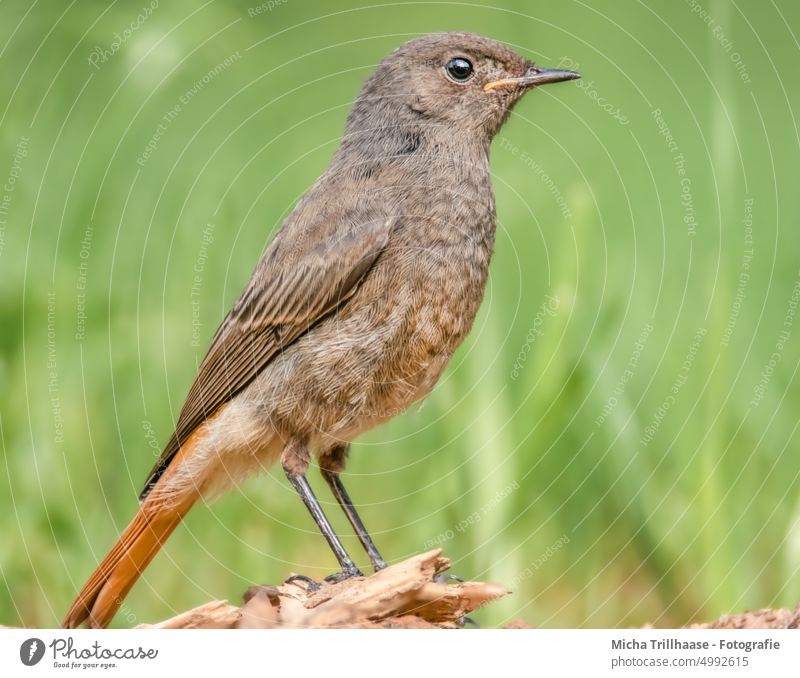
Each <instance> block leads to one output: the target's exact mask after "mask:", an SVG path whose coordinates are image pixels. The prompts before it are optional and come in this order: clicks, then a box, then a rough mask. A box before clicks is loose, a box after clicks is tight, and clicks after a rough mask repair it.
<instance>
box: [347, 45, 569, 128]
mask: <svg viewBox="0 0 800 678" xmlns="http://www.w3.org/2000/svg"><path fill="white" fill-rule="evenodd" d="M579 77H580V74H578V73H576V72H574V71H565V70H554V69H546V68H541V67H539V66H536V65H535V64H533V63H532V62H531V61H529V60H528V59H525V58H524V57H522V56H520V55H519V54H517V53H516V52H515V51H514V50H512V49H510V48H508V47H506V46H505V45H503V44H502V43H499V42H496V41H494V40H490V39H489V38H485V37H483V36H480V35H476V34H473V33H433V34H431V35H426V36H424V37H422V38H417V39H416V40H412V41H410V42H407V43H406V44H404V45H402V46H401V47H399V48H398V49H397V50H395V51H394V52H393V53H392V54H390V55H389V56H388V57H386V59H384V60H383V61H382V62H381V64H380V65H379V66H378V68H377V70H376V71H375V73H374V74H373V75H372V76H371V77H370V78H369V79H368V80H367V81H366V83H364V87H363V88H362V91H361V94H360V96H359V101H358V102H357V104H356V108H355V109H354V111H353V114H352V117H351V123H352V122H355V121H358V122H361V121H362V120H363V123H362V124H366V125H369V123H370V122H373V123H377V122H378V120H377V118H376V117H375V116H377V115H381V116H382V118H384V119H385V118H386V117H387V116H388V117H389V118H390V119H391V118H392V116H394V117H395V119H396V120H397V121H398V122H400V121H404V120H405V119H407V118H408V117H411V118H417V119H419V120H420V121H421V122H430V123H439V124H445V125H450V126H453V127H456V128H458V129H460V130H463V131H464V132H473V133H477V134H480V135H482V136H484V137H487V138H489V139H491V137H493V136H494V135H495V134H496V133H497V131H498V130H499V129H500V126H501V125H502V124H503V122H504V121H505V119H506V118H507V117H508V114H509V112H510V111H511V109H512V107H513V106H514V104H515V103H516V102H517V101H519V99H520V98H521V97H522V96H523V95H524V94H525V93H526V92H529V91H530V90H531V89H534V88H535V87H538V86H539V85H544V84H548V83H553V82H561V81H564V80H573V79H575V78H579ZM365 118H367V119H365ZM369 118H372V120H369ZM359 126H361V125H359Z"/></svg>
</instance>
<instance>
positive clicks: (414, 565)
mask: <svg viewBox="0 0 800 678" xmlns="http://www.w3.org/2000/svg"><path fill="white" fill-rule="evenodd" d="M449 567H450V561H449V560H448V559H447V558H443V557H442V551H441V549H435V550H433V551H428V552H427V553H421V554H419V555H416V556H412V557H411V558H409V559H408V560H404V561H403V562H401V563H397V564H395V565H391V566H389V567H387V568H386V569H384V570H381V571H380V572H376V573H375V574H373V575H372V576H370V577H354V578H351V579H346V580H344V581H342V582H338V583H327V582H320V583H321V584H322V586H321V588H320V589H318V590H313V589H312V587H310V586H309V585H308V584H307V583H306V582H303V581H300V580H295V581H292V582H289V583H283V584H280V585H278V586H253V587H251V588H250V589H248V591H247V592H246V593H245V595H244V605H243V607H241V608H238V607H235V606H232V605H228V604H227V602H225V601H212V602H210V603H206V604H205V605H201V606H200V607H197V608H195V609H193V610H189V611H188V612H184V613H183V614H179V615H177V616H176V617H172V618H171V619H167V620H166V621H163V622H160V623H158V624H149V625H148V624H142V625H140V626H139V627H137V628H251V629H252V628H456V627H457V626H459V625H460V624H461V619H462V617H464V616H465V615H467V614H469V613H470V612H473V611H474V610H477V609H478V608H479V607H481V606H483V605H485V604H486V603H488V602H490V601H492V600H496V599H497V598H501V597H502V596H505V595H506V594H507V593H508V591H507V590H506V589H505V588H504V587H502V586H499V585H497V584H487V583H483V582H459V583H443V582H439V581H434V578H435V577H436V576H437V575H439V574H441V573H442V572H444V571H445V570H447V569H448V568H449Z"/></svg>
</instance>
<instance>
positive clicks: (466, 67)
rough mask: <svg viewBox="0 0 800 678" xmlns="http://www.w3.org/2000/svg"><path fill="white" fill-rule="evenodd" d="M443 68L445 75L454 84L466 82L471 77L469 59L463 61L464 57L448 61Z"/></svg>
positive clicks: (471, 71)
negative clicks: (453, 81)
mask: <svg viewBox="0 0 800 678" xmlns="http://www.w3.org/2000/svg"><path fill="white" fill-rule="evenodd" d="M444 68H445V70H446V71H447V75H449V76H450V77H451V78H453V80H455V81H456V82H466V81H467V80H469V79H470V78H471V77H472V75H473V70H472V64H471V63H470V61H469V59H465V58H464V57H456V58H455V59H450V61H448V62H447V65H446V66H445V67H444Z"/></svg>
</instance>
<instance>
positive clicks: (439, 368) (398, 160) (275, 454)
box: [63, 32, 580, 628]
mask: <svg viewBox="0 0 800 678" xmlns="http://www.w3.org/2000/svg"><path fill="white" fill-rule="evenodd" d="M579 77H580V75H579V74H578V73H576V72H575V71H570V70H559V69H548V68H542V67H539V66H537V65H536V64H535V63H533V62H532V61H530V60H528V59H527V58H525V57H523V56H521V55H520V54H518V53H517V52H516V51H515V50H513V49H511V48H510V47H508V46H506V45H505V44H503V43H500V42H497V41H495V40H492V39H490V38H487V37H483V36H481V35H477V34H472V33H457V32H450V33H433V34H429V35H424V36H422V37H418V38H415V39H413V40H411V41H409V42H406V43H405V44H403V45H401V46H400V47H398V48H397V49H396V50H395V51H393V52H392V53H391V54H389V55H388V56H387V57H386V58H385V59H383V61H381V62H380V64H379V65H378V66H377V68H376V69H375V71H374V72H373V73H372V74H371V75H370V76H369V77H368V78H367V79H366V81H365V82H364V84H363V85H362V88H361V90H360V92H359V94H358V96H357V98H356V100H355V103H354V104H353V107H352V109H351V111H350V113H349V115H348V117H347V120H346V123H345V130H344V134H343V136H342V140H341V143H340V145H339V147H338V149H337V150H336V151H335V152H334V154H333V157H332V159H331V161H330V164H329V166H328V168H327V169H326V171H325V172H324V173H323V174H322V175H321V176H320V177H319V178H318V179H317V181H316V182H315V183H314V184H312V186H311V188H310V189H309V190H308V191H307V192H306V193H305V194H304V195H303V196H302V197H301V198H300V200H299V201H298V202H297V204H296V206H295V207H294V209H293V211H292V212H291V213H290V214H289V216H288V217H287V218H286V220H285V221H284V222H283V224H282V225H281V227H280V228H279V229H278V230H277V232H276V234H275V235H274V237H273V238H272V240H271V241H270V242H269V244H268V245H267V246H266V248H265V249H264V251H263V253H262V256H261V258H260V260H259V261H258V263H257V265H256V267H255V270H254V272H253V274H252V276H251V277H250V279H249V281H248V283H247V284H246V286H245V288H244V291H243V292H242V294H241V296H240V297H239V298H238V300H237V301H236V302H235V303H234V304H233V306H232V308H231V310H230V311H229V312H228V314H227V315H226V316H225V318H224V319H223V321H222V323H221V324H220V326H219V328H218V329H217V331H216V333H215V335H214V337H213V339H212V341H211V346H210V348H209V350H208V353H207V354H206V356H205V358H204V359H203V361H202V362H201V364H200V367H199V368H198V371H197V374H196V376H195V379H194V382H193V384H192V385H191V387H190V389H189V392H188V396H187V398H186V401H185V404H184V405H183V407H182V409H181V411H180V414H179V417H178V420H177V423H176V426H175V430H174V433H173V435H172V436H171V438H170V439H169V441H168V442H167V444H166V446H165V448H164V450H163V453H162V454H161V457H160V458H159V460H158V461H157V462H156V464H155V466H154V468H153V470H152V472H151V473H150V475H149V477H148V478H147V481H146V483H145V486H144V490H143V491H142V493H141V495H140V497H139V507H138V510H137V512H136V514H135V516H134V517H133V519H132V520H131V522H130V524H129V525H128V526H127V527H126V528H125V529H124V530H123V532H122V533H121V535H120V537H119V539H118V540H117V542H116V544H115V545H114V546H113V547H112V548H111V550H110V551H109V553H108V555H107V556H106V557H105V558H104V559H103V560H102V561H101V562H100V564H99V565H98V567H97V568H96V569H95V571H94V573H93V574H92V575H91V576H90V577H89V579H88V581H87V582H86V584H85V585H84V587H83V588H82V589H81V591H80V592H79V593H78V595H77V598H76V599H75V601H74V603H73V604H72V606H71V607H70V609H69V611H68V612H67V614H66V616H65V618H64V620H63V626H64V627H65V628H76V627H78V626H80V625H82V624H87V625H88V626H90V627H93V628H102V627H105V626H107V625H108V624H109V623H110V622H111V620H112V619H113V617H114V615H115V613H116V611H117V610H118V608H119V607H120V605H121V604H122V601H123V600H124V598H125V596H126V595H127V594H128V592H129V591H130V589H131V587H132V586H133V585H134V583H135V582H136V581H137V579H138V578H139V576H140V575H141V573H142V571H143V570H144V568H145V567H146V566H147V565H148V564H149V562H150V561H151V560H152V558H153V557H154V556H155V555H156V553H157V552H158V551H159V549H160V548H161V546H162V545H163V544H164V542H165V541H166V539H167V538H168V537H169V536H170V534H171V533H172V532H173V530H174V529H175V528H176V527H177V526H178V524H179V523H180V522H181V520H182V519H183V517H184V516H185V515H186V514H187V512H188V511H189V510H190V509H191V507H192V506H193V505H194V504H195V503H197V502H198V501H200V500H201V499H202V500H204V501H207V500H210V499H211V498H214V497H216V496H218V495H219V494H221V493H222V492H224V491H225V490H228V489H230V488H232V487H234V486H235V485H236V483H237V482H238V481H239V480H240V479H242V478H243V477H245V476H247V475H249V474H252V473H255V472H257V471H260V470H264V469H267V468H269V467H270V466H272V465H273V464H274V463H276V462H279V463H280V464H281V466H282V467H283V470H284V472H285V474H286V476H287V478H288V480H289V482H290V484H291V485H292V486H293V488H294V489H295V490H296V492H297V494H298V495H299V496H300V498H301V500H302V502H303V503H304V504H305V506H306V508H307V509H308V511H309V513H310V514H311V517H312V518H313V520H314V521H315V522H316V524H317V526H318V528H319V530H320V532H321V533H322V535H323V536H324V537H325V539H326V540H327V542H328V544H329V546H330V547H331V549H332V551H333V553H334V555H335V556H336V558H337V561H338V563H339V566H340V568H341V571H340V572H338V573H337V574H335V575H332V576H331V577H329V578H327V579H329V580H332V581H339V580H342V579H346V578H349V577H354V576H363V575H362V573H361V571H360V570H359V568H358V567H357V566H356V564H355V562H354V561H353V559H352V558H351V557H350V555H349V554H348V553H347V551H346V550H345V549H344V547H343V545H342V542H341V541H340V539H339V538H338V536H337V535H336V533H335V532H334V530H333V528H332V526H331V524H330V522H329V520H328V518H327V516H326V514H325V512H324V511H323V510H322V507H321V506H320V503H319V500H318V499H317V497H316V496H315V494H314V492H313V491H312V488H311V486H310V485H309V482H308V479H307V472H308V471H309V468H310V466H311V465H312V463H314V462H316V464H317V465H318V466H319V469H320V471H321V473H322V475H323V477H324V479H325V481H326V482H327V484H328V485H329V486H330V489H331V491H332V494H333V496H334V497H335V498H336V500H337V502H338V504H339V505H340V506H341V508H342V510H343V511H344V513H345V515H346V517H347V519H348V520H349V522H350V524H351V525H352V527H353V529H354V531H355V533H356V535H357V536H358V538H359V540H360V542H361V545H362V546H363V548H364V549H365V551H366V554H367V556H368V557H369V560H370V563H371V565H372V567H373V568H374V569H375V570H376V571H378V570H380V569H382V568H384V567H386V561H385V560H384V559H383V558H382V556H381V554H380V552H379V551H378V549H377V547H376V546H375V543H374V542H373V540H372V538H371V537H370V535H369V533H368V531H367V530H366V528H365V526H364V524H363V522H362V520H361V518H360V517H359V515H358V513H357V511H356V508H355V506H354V504H353V502H352V500H351V499H350V496H349V494H348V493H347V491H346V489H345V487H344V485H343V484H342V480H341V477H340V476H341V473H342V471H343V470H344V468H345V463H346V461H347V456H348V452H349V446H350V443H351V441H352V440H353V439H355V438H356V437H357V436H358V435H360V434H361V433H363V432H365V431H367V430H369V429H371V428H373V427H375V426H377V425H379V424H381V423H383V422H385V421H387V420H388V419H390V418H392V417H394V416H396V415H397V414H399V413H401V412H403V411H404V410H406V409H407V408H408V407H409V406H410V405H411V404H412V403H414V402H416V401H418V400H420V399H421V398H423V397H425V396H426V395H427V394H428V393H430V391H431V389H432V388H433V386H434V385H435V384H436V382H437V380H438V379H439V377H440V375H441V374H442V372H443V370H444V368H445V367H446V365H447V363H448V361H449V360H450V358H451V357H452V355H453V353H454V351H455V350H456V348H457V347H458V346H459V345H460V344H461V342H462V341H463V340H464V338H465V337H466V335H467V334H468V332H469V331H470V329H471V326H472V324H473V321H474V319H475V316H476V313H477V311H478V308H479V306H480V304H481V301H482V299H483V295H484V289H485V286H486V283H487V277H488V272H489V263H490V259H491V257H492V252H493V249H494V241H495V221H496V216H495V215H496V211H495V199H494V194H493V191H492V184H491V174H490V168H489V148H490V144H491V141H492V138H493V137H494V136H495V135H496V134H497V132H498V130H499V129H500V128H501V126H502V125H503V123H504V122H505V121H506V120H507V119H508V117H509V115H510V113H511V111H512V109H513V108H514V106H515V105H516V104H517V102H518V101H519V100H520V99H521V98H522V97H523V95H524V94H525V93H527V92H529V91H531V90H533V89H535V88H537V87H538V86H540V85H543V84H548V83H556V82H562V81H566V80H572V79H575V78H579Z"/></svg>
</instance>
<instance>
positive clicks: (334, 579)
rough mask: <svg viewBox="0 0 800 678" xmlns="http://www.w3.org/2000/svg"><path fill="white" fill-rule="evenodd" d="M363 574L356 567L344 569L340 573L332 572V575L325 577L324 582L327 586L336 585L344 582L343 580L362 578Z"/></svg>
mask: <svg viewBox="0 0 800 678" xmlns="http://www.w3.org/2000/svg"><path fill="white" fill-rule="evenodd" d="M363 576H364V574H363V573H362V572H361V570H359V569H358V568H357V567H355V566H353V567H348V568H346V569H343V570H341V571H340V572H334V573H333V574H329V575H328V576H327V577H325V581H326V582H328V583H329V584H338V583H339V582H342V581H344V580H345V579H351V578H352V577H363Z"/></svg>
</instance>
